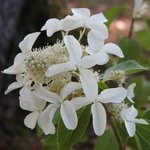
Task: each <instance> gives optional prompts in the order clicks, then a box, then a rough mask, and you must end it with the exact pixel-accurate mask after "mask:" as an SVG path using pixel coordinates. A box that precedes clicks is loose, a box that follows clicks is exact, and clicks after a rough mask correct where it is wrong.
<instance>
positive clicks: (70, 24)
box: [61, 15, 83, 31]
mask: <svg viewBox="0 0 150 150" xmlns="http://www.w3.org/2000/svg"><path fill="white" fill-rule="evenodd" d="M61 22H62V26H63V30H64V31H71V30H74V29H77V28H79V27H82V26H83V23H82V22H80V21H79V19H78V17H76V16H69V15H68V16H66V17H65V18H64V19H62V20H61Z"/></svg>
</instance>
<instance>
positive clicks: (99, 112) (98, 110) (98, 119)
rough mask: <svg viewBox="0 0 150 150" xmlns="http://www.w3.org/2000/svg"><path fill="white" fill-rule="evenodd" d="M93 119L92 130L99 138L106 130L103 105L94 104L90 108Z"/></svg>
mask: <svg viewBox="0 0 150 150" xmlns="http://www.w3.org/2000/svg"><path fill="white" fill-rule="evenodd" d="M91 111H92V118H93V129H94V132H95V134H96V135H98V136H100V135H102V134H103V133H104V131H105V129H106V112H105V109H104V107H103V105H102V104H101V103H99V102H96V103H94V104H93V105H92V107H91Z"/></svg>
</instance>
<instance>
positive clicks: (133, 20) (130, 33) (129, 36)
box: [128, 18, 135, 38]
mask: <svg viewBox="0 0 150 150" xmlns="http://www.w3.org/2000/svg"><path fill="white" fill-rule="evenodd" d="M134 22H135V19H134V18H132V20H131V26H130V30H129V35H128V38H131V37H132V33H133V27H134Z"/></svg>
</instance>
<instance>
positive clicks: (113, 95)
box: [71, 74, 127, 136]
mask: <svg viewBox="0 0 150 150" xmlns="http://www.w3.org/2000/svg"><path fill="white" fill-rule="evenodd" d="M86 75H87V74H83V79H84V76H86ZM84 83H87V82H84ZM82 86H83V90H84V93H85V95H86V98H75V99H73V100H72V101H71V102H72V103H73V105H74V107H75V108H76V110H78V109H80V108H81V107H83V106H86V105H88V104H90V103H92V106H91V111H92V117H93V128H94V132H95V133H96V135H99V136H100V135H102V134H103V133H104V131H105V128H106V119H107V118H106V111H105V108H104V106H103V105H102V104H101V103H104V104H105V103H121V102H122V101H123V100H124V99H125V97H126V94H127V91H126V90H125V89H124V88H123V87H117V88H110V89H106V90H104V91H102V92H101V93H100V94H98V85H97V82H96V80H95V82H93V83H91V89H89V88H88V87H89V85H87V84H83V85H82Z"/></svg>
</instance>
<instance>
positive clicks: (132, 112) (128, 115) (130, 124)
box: [120, 105, 148, 137]
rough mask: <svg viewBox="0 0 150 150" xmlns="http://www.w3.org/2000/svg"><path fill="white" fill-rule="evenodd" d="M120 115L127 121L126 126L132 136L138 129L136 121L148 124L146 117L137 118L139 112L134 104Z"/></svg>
mask: <svg viewBox="0 0 150 150" xmlns="http://www.w3.org/2000/svg"><path fill="white" fill-rule="evenodd" d="M120 115H121V118H122V119H123V120H124V122H125V127H126V129H127V132H128V134H129V136H130V137H133V136H134V135H135V130H136V127H135V123H138V124H145V125H147V124H148V123H147V122H146V121H145V120H144V119H136V117H137V115H138V112H137V110H136V109H135V108H134V106H133V105H132V106H131V107H129V108H127V109H123V110H122V111H121V112H120Z"/></svg>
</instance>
